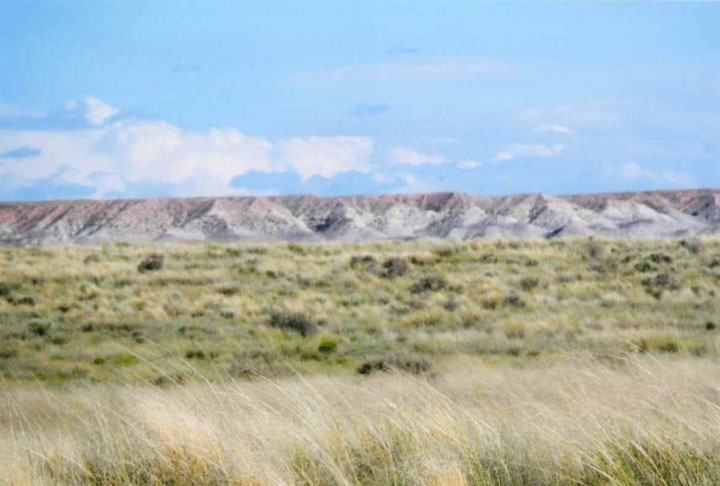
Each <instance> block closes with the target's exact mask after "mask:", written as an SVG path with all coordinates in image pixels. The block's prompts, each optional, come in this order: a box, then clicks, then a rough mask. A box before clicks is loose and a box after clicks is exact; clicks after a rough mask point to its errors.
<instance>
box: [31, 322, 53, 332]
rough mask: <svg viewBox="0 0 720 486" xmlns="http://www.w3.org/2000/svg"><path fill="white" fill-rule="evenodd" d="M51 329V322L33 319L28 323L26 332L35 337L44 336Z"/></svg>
mask: <svg viewBox="0 0 720 486" xmlns="http://www.w3.org/2000/svg"><path fill="white" fill-rule="evenodd" d="M52 327H53V322H52V321H49V320H47V319H33V320H32V321H30V322H29V323H28V331H30V333H31V334H34V335H35V336H45V335H46V334H47V333H48V332H49V331H50V329H51V328H52Z"/></svg>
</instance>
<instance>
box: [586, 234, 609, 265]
mask: <svg viewBox="0 0 720 486" xmlns="http://www.w3.org/2000/svg"><path fill="white" fill-rule="evenodd" d="M584 250H585V251H584V253H585V256H586V257H587V258H589V259H590V260H597V259H598V258H600V257H601V256H603V254H604V253H605V248H603V246H602V245H601V244H600V243H598V242H597V241H595V240H593V239H592V238H591V239H590V240H589V241H588V242H587V243H586V244H585V248H584Z"/></svg>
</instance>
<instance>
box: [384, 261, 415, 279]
mask: <svg viewBox="0 0 720 486" xmlns="http://www.w3.org/2000/svg"><path fill="white" fill-rule="evenodd" d="M409 268H410V266H409V265H408V262H407V260H405V259H404V258H400V257H390V258H386V259H385V261H383V263H382V272H381V274H380V276H381V277H383V278H389V279H393V278H398V277H402V276H404V275H406V274H407V273H408V270H409Z"/></svg>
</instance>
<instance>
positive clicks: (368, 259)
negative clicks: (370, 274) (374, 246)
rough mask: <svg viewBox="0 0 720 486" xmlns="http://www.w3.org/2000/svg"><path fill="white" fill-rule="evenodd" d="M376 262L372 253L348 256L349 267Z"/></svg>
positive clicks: (365, 265)
mask: <svg viewBox="0 0 720 486" xmlns="http://www.w3.org/2000/svg"><path fill="white" fill-rule="evenodd" d="M376 263H377V261H376V260H375V257H374V256H372V255H353V256H352V257H350V268H359V267H368V266H374V265H375V264H376Z"/></svg>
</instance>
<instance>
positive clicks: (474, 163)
mask: <svg viewBox="0 0 720 486" xmlns="http://www.w3.org/2000/svg"><path fill="white" fill-rule="evenodd" d="M481 165H483V163H482V162H480V161H479V160H461V161H460V162H458V163H457V166H458V168H459V169H475V168H477V167H480V166H481Z"/></svg>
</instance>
